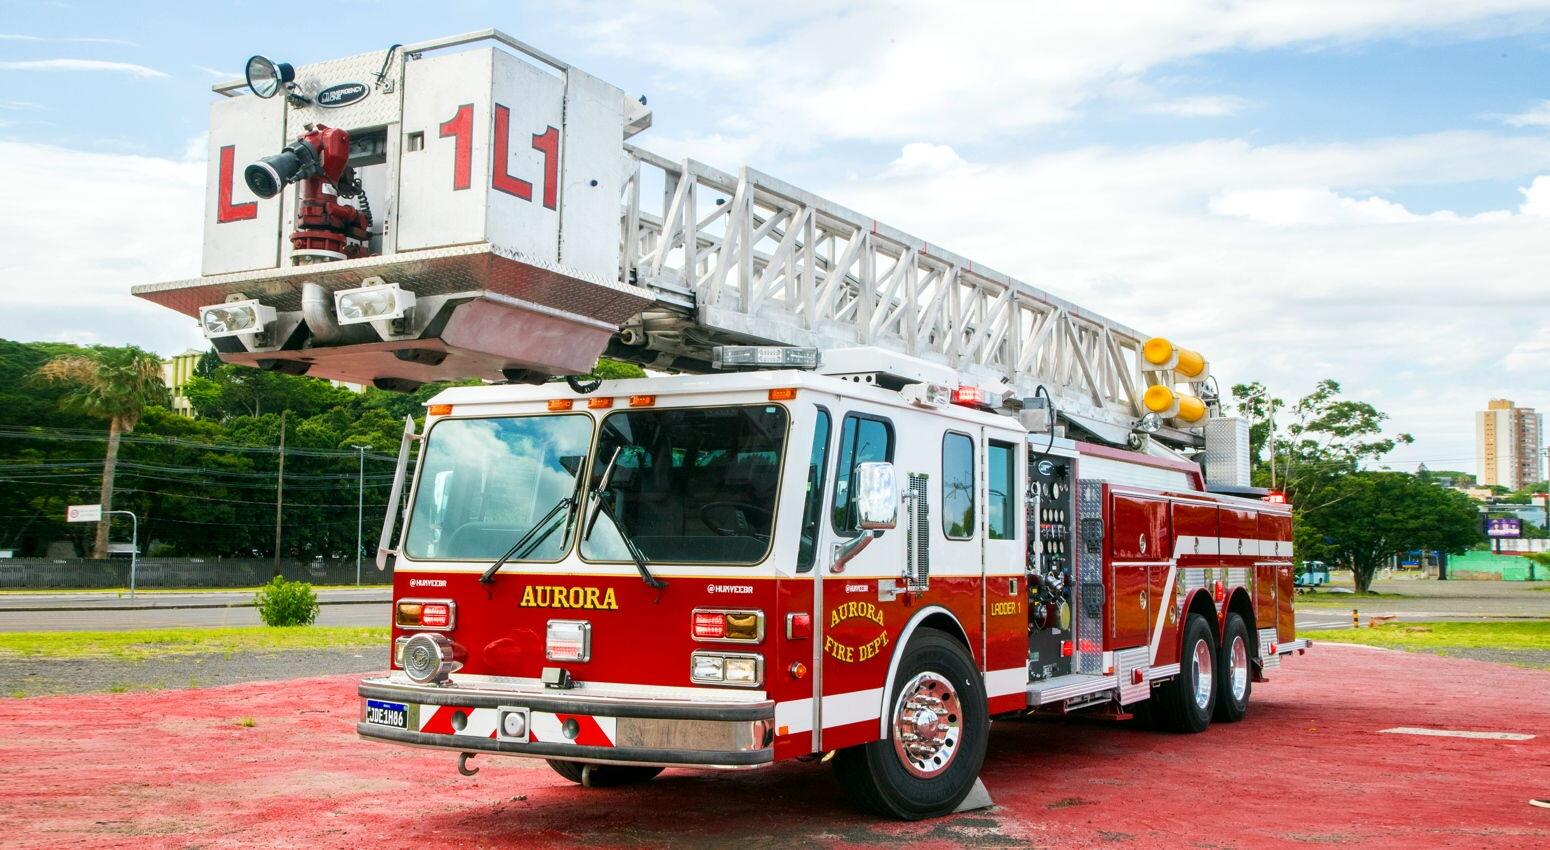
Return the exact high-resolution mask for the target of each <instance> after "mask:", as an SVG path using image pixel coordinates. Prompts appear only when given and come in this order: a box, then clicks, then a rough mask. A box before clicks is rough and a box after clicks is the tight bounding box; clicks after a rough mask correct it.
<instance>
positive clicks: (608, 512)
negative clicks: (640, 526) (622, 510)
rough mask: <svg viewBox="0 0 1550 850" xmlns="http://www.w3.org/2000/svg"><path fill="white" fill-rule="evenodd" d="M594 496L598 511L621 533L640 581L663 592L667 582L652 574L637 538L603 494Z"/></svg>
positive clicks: (596, 492)
mask: <svg viewBox="0 0 1550 850" xmlns="http://www.w3.org/2000/svg"><path fill="white" fill-rule="evenodd" d="M593 495H594V496H596V497H597V507H598V510H599V511H601V512H602V513H603V515H604V516H606V517H608V521H609V522H611V523H613V524H614V531H616V532H618V533H619V539H620V540H622V541H624V548H625V549H627V550H629V552H630V558H631V559H633V560H634V561H635V571H636V572H638V573H640V580H641V581H643V582H645V583H646V586H647V587H650V588H654V589H656V590H661V589H662V588H664V587H667V582H665V581H663V580H661V579H659V578H657V577H656V576H654V575H652V574H651V569H650V568H649V567H647V566H646V556H645V555H642V554H641V552H640V547H638V546H636V545H635V538H633V537H631V536H630V533H629V532H628V531H625V530H624V524H623V523H621V522H620V521H619V517H618V516H616V515H615V514H614V509H613V508H610V507H609V506H608V503H607V502H605V501H603V494H602V493H601V492H598V491H593Z"/></svg>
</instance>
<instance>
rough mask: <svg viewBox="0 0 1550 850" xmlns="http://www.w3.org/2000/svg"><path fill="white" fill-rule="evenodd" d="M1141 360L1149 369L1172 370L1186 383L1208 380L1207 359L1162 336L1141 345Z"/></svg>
mask: <svg viewBox="0 0 1550 850" xmlns="http://www.w3.org/2000/svg"><path fill="white" fill-rule="evenodd" d="M1141 359H1142V360H1145V361H1146V365H1147V367H1148V368H1151V369H1159V370H1160V369H1172V370H1173V371H1175V372H1177V373H1178V375H1179V377H1180V378H1181V379H1183V380H1186V381H1190V382H1196V381H1203V380H1205V379H1206V358H1205V357H1204V356H1203V355H1202V354H1201V353H1200V352H1198V351H1194V350H1192V349H1188V348H1179V347H1178V346H1176V345H1174V344H1173V343H1172V342H1169V341H1168V340H1166V339H1164V338H1162V337H1160V336H1154V337H1152V338H1151V339H1149V340H1147V341H1146V342H1144V343H1142V344H1141Z"/></svg>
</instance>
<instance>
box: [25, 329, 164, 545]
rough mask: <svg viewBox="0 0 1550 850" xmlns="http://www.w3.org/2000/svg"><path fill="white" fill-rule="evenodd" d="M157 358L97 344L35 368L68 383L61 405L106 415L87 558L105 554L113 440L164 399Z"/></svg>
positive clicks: (48, 377)
mask: <svg viewBox="0 0 1550 850" xmlns="http://www.w3.org/2000/svg"><path fill="white" fill-rule="evenodd" d="M161 374H162V372H161V358H160V357H157V356H156V355H155V354H152V353H151V352H149V351H143V350H141V349H139V348H135V347H133V346H130V347H126V348H106V347H97V348H90V349H86V350H84V351H83V352H82V353H80V354H61V355H60V356H58V357H55V358H54V359H52V360H50V361H48V362H47V363H44V364H43V365H42V366H40V367H38V377H39V378H41V379H43V380H45V381H48V382H49V383H56V384H64V385H67V386H68V387H69V390H68V391H67V392H66V393H65V395H64V397H63V398H61V399H60V404H61V406H63V407H65V408H66V409H68V410H74V411H77V412H79V413H84V414H86V415H87V416H92V417H96V418H98V419H106V420H108V452H107V455H106V457H104V458H103V461H102V494H101V502H102V521H101V522H99V523H97V540H96V542H95V544H94V545H93V546H92V557H93V558H98V559H101V558H106V557H107V556H108V523H109V521H110V517H109V515H108V512H109V511H111V510H113V473H114V471H115V469H116V468H117V467H118V443H119V438H120V437H122V436H123V435H124V434H126V433H128V432H130V431H133V430H134V429H135V425H137V424H139V422H140V417H141V416H142V415H143V414H144V413H145V407H146V405H149V404H161V403H165V402H166V397H167V388H166V386H165V385H164V384H163V383H162V378H161Z"/></svg>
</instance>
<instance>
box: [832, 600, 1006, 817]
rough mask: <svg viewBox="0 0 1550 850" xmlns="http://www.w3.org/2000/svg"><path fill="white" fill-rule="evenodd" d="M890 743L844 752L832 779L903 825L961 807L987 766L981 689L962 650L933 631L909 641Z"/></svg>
mask: <svg viewBox="0 0 1550 850" xmlns="http://www.w3.org/2000/svg"><path fill="white" fill-rule="evenodd" d="M892 694H893V704H892V705H891V706H889V709H888V711H889V715H888V717H887V721H888V737H887V738H885V739H883V740H880V741H873V742H872V743H870V744H863V745H861V746H858V747H851V748H849V749H846V750H841V751H840V752H839V754H838V755H836V756H835V758H834V773H835V776H836V777H837V778H838V779H839V781H840V784H841V785H842V786H844V788H845V792H846V793H847V794H848V795H849V796H850V798H851V800H852V801H854V802H855V803H856V804H857V805H859V806H861V807H862V808H865V809H868V810H869V811H872V812H874V813H876V814H880V815H886V816H888V817H895V818H902V819H904V820H919V819H921V818H931V817H940V816H941V815H945V814H947V813H949V812H951V811H952V810H953V809H955V808H957V807H958V804H959V803H961V802H963V798H964V797H966V796H968V794H969V792H970V791H971V790H973V788H974V783H975V781H976V780H978V779H979V773H980V766H981V765H982V764H983V763H984V761H985V745H986V742H987V740H988V733H989V726H990V718H989V714H988V711H987V709H986V706H985V687H984V682H982V681H981V679H980V674H979V671H978V670H976V669H975V668H974V661H973V659H972V658H970V657H969V654H968V652H967V651H965V650H964V648H963V645H962V644H960V643H959V642H958V641H956V640H953V639H952V638H951V637H949V636H948V635H946V634H944V633H942V632H940V631H937V630H935V629H922V630H921V631H920V632H918V633H916V635H915V637H914V638H913V639H911V640H910V643H909V646H908V647H906V648H905V650H904V657H903V658H902V659H901V660H900V663H899V670H898V674H897V675H896V676H895V678H894V682H893V690H892Z"/></svg>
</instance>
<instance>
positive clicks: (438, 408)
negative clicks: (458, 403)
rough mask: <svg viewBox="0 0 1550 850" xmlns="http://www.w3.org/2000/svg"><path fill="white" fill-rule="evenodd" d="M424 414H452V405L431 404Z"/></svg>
mask: <svg viewBox="0 0 1550 850" xmlns="http://www.w3.org/2000/svg"><path fill="white" fill-rule="evenodd" d="M426 412H427V413H429V414H430V415H432V416H447V415H449V414H451V413H452V405H450V404H433V405H431V406H430V407H429V408H428V409H427V411H426Z"/></svg>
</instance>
